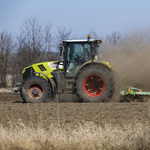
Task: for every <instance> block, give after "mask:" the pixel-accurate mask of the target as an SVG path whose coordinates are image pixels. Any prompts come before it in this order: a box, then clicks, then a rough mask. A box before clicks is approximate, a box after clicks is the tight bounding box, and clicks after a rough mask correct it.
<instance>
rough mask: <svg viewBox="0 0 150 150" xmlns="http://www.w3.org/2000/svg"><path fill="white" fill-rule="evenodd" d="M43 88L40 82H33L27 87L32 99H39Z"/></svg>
mask: <svg viewBox="0 0 150 150" xmlns="http://www.w3.org/2000/svg"><path fill="white" fill-rule="evenodd" d="M43 92H44V91H43V88H42V86H41V85H40V84H31V85H30V86H29V87H28V89H27V94H28V96H29V97H30V98H31V99H34V100H36V99H39V98H41V97H42V95H43Z"/></svg>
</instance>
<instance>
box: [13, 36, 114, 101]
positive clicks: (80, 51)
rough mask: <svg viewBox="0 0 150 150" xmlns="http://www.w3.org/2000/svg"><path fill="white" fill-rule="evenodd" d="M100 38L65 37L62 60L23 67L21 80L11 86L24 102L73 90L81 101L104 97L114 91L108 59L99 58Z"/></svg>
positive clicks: (102, 99) (104, 98)
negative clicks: (76, 38) (70, 38)
mask: <svg viewBox="0 0 150 150" xmlns="http://www.w3.org/2000/svg"><path fill="white" fill-rule="evenodd" d="M101 43H102V41H101V40H96V39H90V35H88V38H87V39H81V40H65V41H62V44H60V55H61V56H62V57H63V61H50V62H41V63H37V64H32V65H31V66H28V67H26V68H24V69H23V71H22V77H23V83H17V84H15V86H14V94H20V95H21V97H22V99H23V101H24V102H30V103H37V102H38V103H39V102H46V101H47V99H51V100H52V99H54V98H55V96H56V94H76V95H77V96H78V98H79V100H80V102H103V101H107V100H108V99H109V98H110V97H111V96H112V95H113V91H114V80H113V76H112V70H111V66H110V65H109V62H103V61H99V60H100V50H99V48H100V44H101Z"/></svg>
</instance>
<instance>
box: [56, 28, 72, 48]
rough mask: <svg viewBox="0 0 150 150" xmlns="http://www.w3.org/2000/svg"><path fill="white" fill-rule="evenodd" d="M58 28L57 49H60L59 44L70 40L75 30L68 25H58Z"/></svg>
mask: <svg viewBox="0 0 150 150" xmlns="http://www.w3.org/2000/svg"><path fill="white" fill-rule="evenodd" d="M56 28H57V34H56V44H55V45H56V49H57V50H58V48H59V44H61V43H62V41H64V40H68V38H69V37H70V35H71V33H72V32H73V31H72V29H71V28H69V29H67V28H66V27H58V26H56Z"/></svg>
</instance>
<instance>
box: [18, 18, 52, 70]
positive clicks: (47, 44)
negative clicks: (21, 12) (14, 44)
mask: <svg viewBox="0 0 150 150" xmlns="http://www.w3.org/2000/svg"><path fill="white" fill-rule="evenodd" d="M51 28H52V25H50V24H45V27H44V28H43V27H42V24H39V23H38V20H37V18H36V17H33V18H28V19H25V20H24V22H23V24H22V27H21V31H20V35H19V36H18V37H17V40H18V62H17V64H19V68H20V71H21V70H22V69H23V68H24V67H26V66H28V65H30V64H33V63H37V62H41V61H46V60H48V59H49V58H50V55H51V51H52V50H51V49H52V47H53V46H54V44H53V42H54V38H53V37H52V33H51ZM47 54H48V55H47ZM52 54H53V53H52Z"/></svg>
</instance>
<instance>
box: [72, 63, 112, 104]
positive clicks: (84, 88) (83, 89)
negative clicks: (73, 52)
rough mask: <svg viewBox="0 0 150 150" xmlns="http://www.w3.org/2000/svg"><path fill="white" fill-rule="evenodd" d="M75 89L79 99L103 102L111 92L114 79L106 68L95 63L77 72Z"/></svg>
mask: <svg viewBox="0 0 150 150" xmlns="http://www.w3.org/2000/svg"><path fill="white" fill-rule="evenodd" d="M92 78H93V79H92ZM75 89H76V94H77V96H78V97H79V99H80V101H84V102H104V101H107V100H109V98H110V97H111V96H112V94H113V91H114V80H113V77H112V75H111V73H110V72H109V71H108V70H107V69H105V68H103V67H101V66H96V65H95V66H88V67H85V68H84V69H82V70H81V71H80V72H79V74H78V76H77V78H76V86H75ZM90 90H91V91H90Z"/></svg>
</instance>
